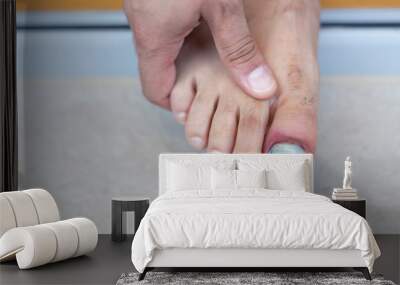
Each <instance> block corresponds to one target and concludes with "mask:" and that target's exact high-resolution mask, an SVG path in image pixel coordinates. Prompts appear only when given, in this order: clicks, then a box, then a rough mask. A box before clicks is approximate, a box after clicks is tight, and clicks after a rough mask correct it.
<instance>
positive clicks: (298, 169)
mask: <svg viewBox="0 0 400 285" xmlns="http://www.w3.org/2000/svg"><path fill="white" fill-rule="evenodd" d="M307 165H308V164H307V161H306V160H299V161H293V160H288V159H279V160H278V159H276V160H275V159H269V160H262V159H259V160H258V159H255V160H239V161H238V167H239V169H240V170H253V171H254V170H256V169H259V170H261V169H266V170H267V182H268V184H267V188H268V189H272V190H290V191H310V190H309V189H310V186H309V183H310V182H309V181H308V179H307V177H308V175H309V170H308V167H307Z"/></svg>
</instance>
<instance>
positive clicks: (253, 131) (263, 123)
mask: <svg viewBox="0 0 400 285" xmlns="http://www.w3.org/2000/svg"><path fill="white" fill-rule="evenodd" d="M177 72H178V73H177V81H176V84H175V86H174V88H173V90H172V92H171V109H172V112H173V113H174V114H175V117H176V119H177V120H178V121H179V122H181V123H184V124H185V130H186V137H187V140H188V141H189V142H190V143H191V144H192V145H193V146H194V147H195V148H197V149H203V148H207V150H208V151H210V152H226V153H229V152H261V151H262V146H263V142H264V138H265V134H266V127H267V124H268V115H269V103H268V102H267V101H258V100H255V99H253V98H251V97H249V96H247V95H246V94H244V93H243V91H242V90H241V89H240V88H239V87H238V86H237V85H236V84H235V83H234V82H233V81H232V79H231V78H230V77H229V74H228V73H227V71H226V69H225V68H224V67H223V65H222V64H221V62H220V60H219V58H218V56H217V52H216V50H215V47H214V45H213V42H212V39H211V36H210V33H209V31H208V29H207V27H206V26H205V25H202V26H201V27H199V28H198V30H197V31H195V33H194V34H193V35H192V36H191V38H189V39H188V40H187V44H186V45H185V46H184V48H183V50H182V52H181V54H180V56H179V58H178V61H177Z"/></svg>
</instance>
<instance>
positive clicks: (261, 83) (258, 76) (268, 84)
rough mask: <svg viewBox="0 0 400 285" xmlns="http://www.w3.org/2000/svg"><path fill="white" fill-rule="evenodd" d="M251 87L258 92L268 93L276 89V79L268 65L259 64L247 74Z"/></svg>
mask: <svg viewBox="0 0 400 285" xmlns="http://www.w3.org/2000/svg"><path fill="white" fill-rule="evenodd" d="M247 81H248V84H249V87H250V88H251V89H252V90H253V91H254V92H256V93H267V92H270V91H272V90H273V89H275V87H276V86H275V85H276V83H275V80H274V79H273V78H272V75H271V72H269V70H268V69H267V67H266V66H259V67H257V68H255V69H254V70H253V71H251V72H250V73H249V75H248V76H247Z"/></svg>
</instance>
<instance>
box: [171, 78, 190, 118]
mask: <svg viewBox="0 0 400 285" xmlns="http://www.w3.org/2000/svg"><path fill="white" fill-rule="evenodd" d="M194 94H195V84H194V80H191V79H189V78H188V79H186V80H180V81H179V80H178V81H177V82H176V84H175V86H174V88H173V89H172V91H171V98H170V102H171V111H172V113H173V114H174V117H175V119H176V120H177V121H178V122H179V123H181V124H185V122H186V119H187V114H188V111H189V108H190V105H191V104H192V101H193V98H194Z"/></svg>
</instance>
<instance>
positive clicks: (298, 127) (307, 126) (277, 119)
mask: <svg viewBox="0 0 400 285" xmlns="http://www.w3.org/2000/svg"><path fill="white" fill-rule="evenodd" d="M316 116H317V114H316V110H315V108H299V107H296V106H291V105H290V104H286V105H282V106H278V108H277V110H276V113H275V116H274V120H273V122H272V124H271V128H270V129H269V131H268V135H267V138H266V141H265V148H264V151H265V152H269V151H270V150H271V148H272V146H273V145H276V144H278V143H288V144H296V145H298V146H300V147H301V148H302V149H304V151H305V152H309V153H314V152H315V146H316V137H317V118H316Z"/></svg>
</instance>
